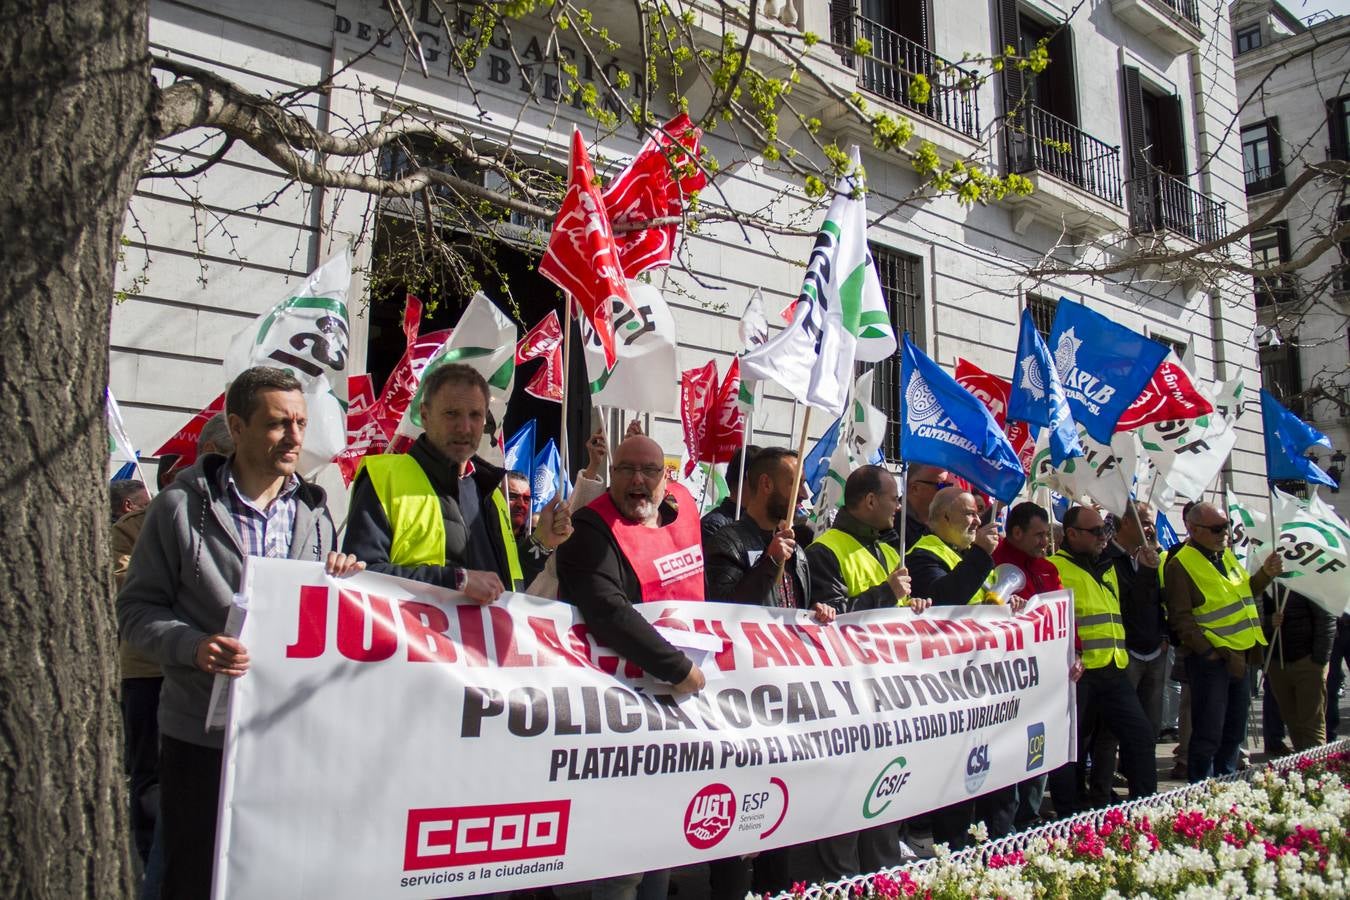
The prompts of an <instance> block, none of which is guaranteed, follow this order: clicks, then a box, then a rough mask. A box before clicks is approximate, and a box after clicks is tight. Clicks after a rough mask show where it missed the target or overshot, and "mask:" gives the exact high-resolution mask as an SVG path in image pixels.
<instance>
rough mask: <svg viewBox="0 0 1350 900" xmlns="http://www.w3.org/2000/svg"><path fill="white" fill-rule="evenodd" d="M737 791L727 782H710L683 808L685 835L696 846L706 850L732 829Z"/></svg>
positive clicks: (698, 848) (697, 848) (695, 847)
mask: <svg viewBox="0 0 1350 900" xmlns="http://www.w3.org/2000/svg"><path fill="white" fill-rule="evenodd" d="M735 814H736V795H735V794H733V793H732V792H731V788H729V787H727V786H726V785H725V784H710V785H708V786H707V787H705V788H704V789H703V790H701V791H699V792H698V793H697V794H695V795H694V799H692V800H690V801H689V808H688V809H686V810H685V811H684V839H685V840H686V841H688V842H689V846H691V847H693V848H694V849H695V850H707V849H708V848H709V847H712V846H715V845H716V844H718V843H719V842H720V841H721V840H722V838H724V837H726V836H727V833H728V832H730V831H731V820H732V817H733V816H734V815H735Z"/></svg>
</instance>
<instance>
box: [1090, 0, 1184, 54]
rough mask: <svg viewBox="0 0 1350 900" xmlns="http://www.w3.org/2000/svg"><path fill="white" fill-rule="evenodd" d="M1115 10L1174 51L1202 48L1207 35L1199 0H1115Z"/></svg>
mask: <svg viewBox="0 0 1350 900" xmlns="http://www.w3.org/2000/svg"><path fill="white" fill-rule="evenodd" d="M1111 11H1112V12H1114V13H1115V14H1116V15H1117V16H1118V17H1119V18H1120V19H1121V20H1122V21H1124V22H1126V23H1128V24H1129V25H1130V26H1132V27H1133V28H1134V29H1135V30H1136V31H1138V32H1140V33H1141V34H1143V35H1145V36H1147V37H1148V38H1149V40H1151V41H1153V43H1155V44H1157V45H1158V46H1159V47H1162V48H1163V49H1164V50H1167V51H1168V52H1170V53H1173V54H1178V53H1186V52H1188V51H1191V50H1198V49H1200V42H1201V41H1202V40H1203V39H1204V29H1203V26H1202V25H1201V22H1200V4H1199V3H1198V2H1197V0H1111Z"/></svg>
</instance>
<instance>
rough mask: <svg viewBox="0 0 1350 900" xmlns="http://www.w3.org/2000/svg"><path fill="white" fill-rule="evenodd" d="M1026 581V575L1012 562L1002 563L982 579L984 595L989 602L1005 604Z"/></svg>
mask: <svg viewBox="0 0 1350 900" xmlns="http://www.w3.org/2000/svg"><path fill="white" fill-rule="evenodd" d="M1026 583H1027V576H1026V575H1024V574H1022V570H1021V569H1019V568H1018V567H1017V566H1015V565H1013V564H1012V563H1004V564H1003V565H1001V566H998V567H997V568H995V569H994V571H992V572H990V573H989V577H988V578H986V579H985V580H984V593H985V597H986V598H987V599H988V601H989V602H991V603H998V604H1005V603H1007V602H1008V598H1009V597H1011V596H1012V595H1013V594H1016V593H1017V592H1018V591H1020V590H1021V589H1022V587H1023V586H1024V585H1025V584H1026Z"/></svg>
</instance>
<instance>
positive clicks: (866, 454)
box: [839, 369, 886, 471]
mask: <svg viewBox="0 0 1350 900" xmlns="http://www.w3.org/2000/svg"><path fill="white" fill-rule="evenodd" d="M874 375H876V369H868V370H867V371H866V372H864V373H863V374H862V375H860V376H858V380H857V382H855V383H854V385H853V411H852V414H851V415H850V417H849V418H848V419H847V420H846V424H847V425H848V435H847V438H846V440H843V441H840V442H839V443H840V444H847V445H848V449H849V453H850V454H852V456H853V459H854V460H855V461H856V462H855V463H854V468H857V467H858V466H861V465H864V464H866V463H868V462H870V461H871V460H873V459H874V458H875V457H876V455H877V454H878V453H880V452H881V444H882V442H883V441H884V440H885V439H886V414H885V413H883V412H882V411H881V410H879V409H877V408H876V407H875V406H873V405H872V379H873V376H874ZM850 471H851V470H850Z"/></svg>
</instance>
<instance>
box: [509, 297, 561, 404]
mask: <svg viewBox="0 0 1350 900" xmlns="http://www.w3.org/2000/svg"><path fill="white" fill-rule="evenodd" d="M562 339H563V334H562V326H561V325H559V324H558V312H557V310H554V311H552V312H550V313H549V314H548V315H547V316H545V317H544V318H542V319H540V320H539V324H537V325H535V326H534V327H533V328H531V329H530V331H529V333H528V334H526V335H525V336H524V337H523V338H521V339H520V342H519V343H518V344H516V365H517V366H519V365H522V364H524V363H527V362H529V361H530V360H532V359H542V360H543V361H544V364H543V365H542V366H540V367H539V371H538V372H535V373H534V377H533V378H531V379H530V383H529V384H527V385H526V386H525V393H527V394H529V395H530V396H532V397H538V398H539V399H540V400H552V401H553V402H554V403H561V402H562V399H563V371H562Z"/></svg>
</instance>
